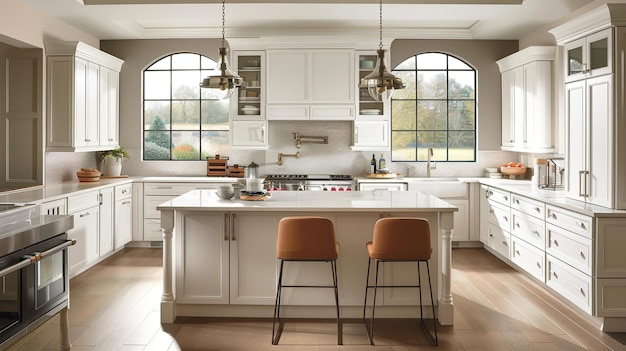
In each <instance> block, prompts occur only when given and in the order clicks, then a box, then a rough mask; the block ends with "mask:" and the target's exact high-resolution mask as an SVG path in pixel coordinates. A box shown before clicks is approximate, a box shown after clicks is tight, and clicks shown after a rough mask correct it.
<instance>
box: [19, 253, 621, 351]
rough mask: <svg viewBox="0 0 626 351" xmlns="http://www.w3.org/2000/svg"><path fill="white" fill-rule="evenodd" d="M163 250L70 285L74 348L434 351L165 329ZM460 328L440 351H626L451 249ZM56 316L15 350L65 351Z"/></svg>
mask: <svg viewBox="0 0 626 351" xmlns="http://www.w3.org/2000/svg"><path fill="white" fill-rule="evenodd" d="M161 255H162V251H161V249H155V248H143V249H140V248H131V249H125V250H123V251H121V252H119V253H117V254H115V255H114V256H113V257H111V258H109V259H107V260H106V261H104V262H102V263H101V264H98V265H97V266H96V267H94V268H92V269H90V270H89V271H87V272H85V273H83V274H81V275H79V276H78V277H76V278H74V279H72V281H71V297H70V303H71V308H70V314H69V318H70V336H71V340H72V343H73V348H72V350H74V351H83V350H90V351H91V350H124V351H134V350H155V351H161V350H163V351H174V350H200V351H217V350H220V351H227V350H228V351H239V350H255V351H256V350H286V351H310V350H311V351H312V350H316V351H319V350H343V351H360V350H372V347H374V348H375V350H380V351H408V350H432V349H435V348H434V347H433V346H432V345H430V343H429V341H428V340H427V339H426V337H425V335H424V334H423V333H422V331H421V330H419V329H418V323H417V321H416V320H407V319H400V320H386V319H381V320H377V322H376V331H375V341H376V346H370V345H369V344H368V339H367V335H366V332H365V328H364V326H363V324H362V321H360V320H347V321H344V324H343V334H344V336H343V341H344V345H342V346H338V345H336V340H337V339H336V334H335V333H336V329H335V328H336V326H335V324H334V323H333V320H321V321H320V320H303V321H297V322H291V321H290V322H288V323H286V325H285V330H284V332H283V335H282V338H281V340H280V344H279V345H276V346H273V345H271V342H270V341H271V334H272V322H271V319H269V320H268V319H256V320H255V319H216V318H179V319H178V320H177V322H176V323H174V324H168V325H163V326H161V324H160V321H159V318H160V316H159V301H160V297H161V290H162V280H161V274H162V270H161ZM452 258H453V259H452V262H453V289H452V290H453V294H454V304H455V325H454V326H453V327H441V326H440V328H439V347H438V349H439V350H454V351H461V350H476V351H478V350H480V351H491V350H493V351H506V350H529V351H532V350H537V351H539V350H541V351H557V350H559V351H560V350H563V351H576V350H594V351H601V350H626V333H610V334H607V333H602V332H600V330H599V328H598V324H597V321H596V320H594V319H592V318H583V317H581V316H580V315H578V314H577V313H575V312H574V311H573V310H571V309H570V308H569V307H568V306H567V305H566V304H565V303H563V302H562V301H560V299H559V298H558V297H556V296H554V295H552V294H550V293H549V292H547V291H546V290H545V289H544V288H542V287H541V286H539V285H537V284H535V283H534V282H533V281H532V280H531V279H529V278H528V277H526V276H525V275H523V274H521V273H518V272H516V271H515V270H513V269H512V268H510V267H509V266H507V265H506V264H505V263H503V262H502V261H500V260H499V259H497V258H496V257H494V256H493V255H491V254H490V253H488V252H487V251H485V250H483V249H469V248H460V249H454V251H453V255H452ZM58 323H59V320H58V316H57V317H54V318H52V319H51V320H49V321H48V322H46V323H44V324H43V325H42V326H40V327H39V328H37V329H36V330H35V331H33V332H32V333H31V334H29V335H27V336H25V337H24V338H23V339H21V340H19V341H18V342H17V343H16V344H15V345H13V346H11V347H10V348H9V349H10V350H58V349H59V347H58V345H59V325H58Z"/></svg>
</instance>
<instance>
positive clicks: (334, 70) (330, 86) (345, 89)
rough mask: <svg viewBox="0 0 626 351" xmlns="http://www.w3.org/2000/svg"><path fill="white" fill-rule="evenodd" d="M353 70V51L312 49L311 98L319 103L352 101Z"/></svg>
mask: <svg viewBox="0 0 626 351" xmlns="http://www.w3.org/2000/svg"><path fill="white" fill-rule="evenodd" d="M353 72H354V52H353V51H347V50H328V51H324V50H321V51H313V52H312V53H311V99H312V100H313V101H315V102H320V103H353V102H354V89H355V86H356V84H354V73H353ZM352 108H353V109H354V106H353V107H352ZM353 116H354V115H353Z"/></svg>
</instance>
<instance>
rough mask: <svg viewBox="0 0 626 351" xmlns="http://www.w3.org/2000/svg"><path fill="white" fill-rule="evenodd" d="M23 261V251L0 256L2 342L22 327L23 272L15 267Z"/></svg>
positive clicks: (0, 325)
mask: <svg viewBox="0 0 626 351" xmlns="http://www.w3.org/2000/svg"><path fill="white" fill-rule="evenodd" d="M22 261H23V258H22V254H21V251H17V252H15V253H12V254H9V255H6V256H3V257H1V258H0V270H1V271H2V272H3V273H1V274H2V276H0V343H2V342H3V341H5V340H6V339H7V338H8V337H10V336H11V335H13V334H15V333H16V332H18V331H19V330H20V329H21V327H22V320H23V316H22V308H21V305H22V300H21V294H20V286H21V274H20V269H19V268H17V269H14V268H13V267H17V266H18V265H20V263H21V262H22ZM4 272H8V273H6V274H5V273H4Z"/></svg>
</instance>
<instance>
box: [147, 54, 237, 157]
mask: <svg viewBox="0 0 626 351" xmlns="http://www.w3.org/2000/svg"><path fill="white" fill-rule="evenodd" d="M215 68H216V62H215V61H213V60H211V59H210V58H208V57H206V56H202V55H199V54H194V53H176V54H172V55H168V56H165V57H163V58H161V59H159V60H157V61H156V62H154V63H153V64H152V65H150V66H149V67H148V68H146V69H145V70H144V72H143V93H144V95H143V158H144V160H177V161H178V160H189V161H199V160H205V159H206V158H207V157H208V156H213V155H216V154H222V155H223V154H227V153H228V148H229V146H228V138H229V101H228V100H219V99H218V98H217V97H216V96H212V95H211V91H210V90H206V89H200V81H201V80H202V78H203V77H205V76H208V75H210V74H211V73H212V72H211V71H212V70H214V69H215Z"/></svg>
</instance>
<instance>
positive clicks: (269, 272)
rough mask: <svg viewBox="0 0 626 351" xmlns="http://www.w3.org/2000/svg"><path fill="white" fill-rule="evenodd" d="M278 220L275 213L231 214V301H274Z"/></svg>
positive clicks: (253, 302)
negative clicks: (271, 214) (272, 214)
mask: <svg viewBox="0 0 626 351" xmlns="http://www.w3.org/2000/svg"><path fill="white" fill-rule="evenodd" d="M278 220H279V219H278V216H269V215H268V214H267V213H264V214H248V213H236V214H232V215H231V223H232V226H233V227H232V228H231V232H232V236H231V241H230V303H231V304H254V305H273V304H274V301H275V298H276V285H277V280H276V277H277V275H276V272H277V270H276V269H277V263H276V262H277V260H276V240H277V236H278ZM252 257H254V259H251V258H252ZM271 278H274V279H271Z"/></svg>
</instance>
